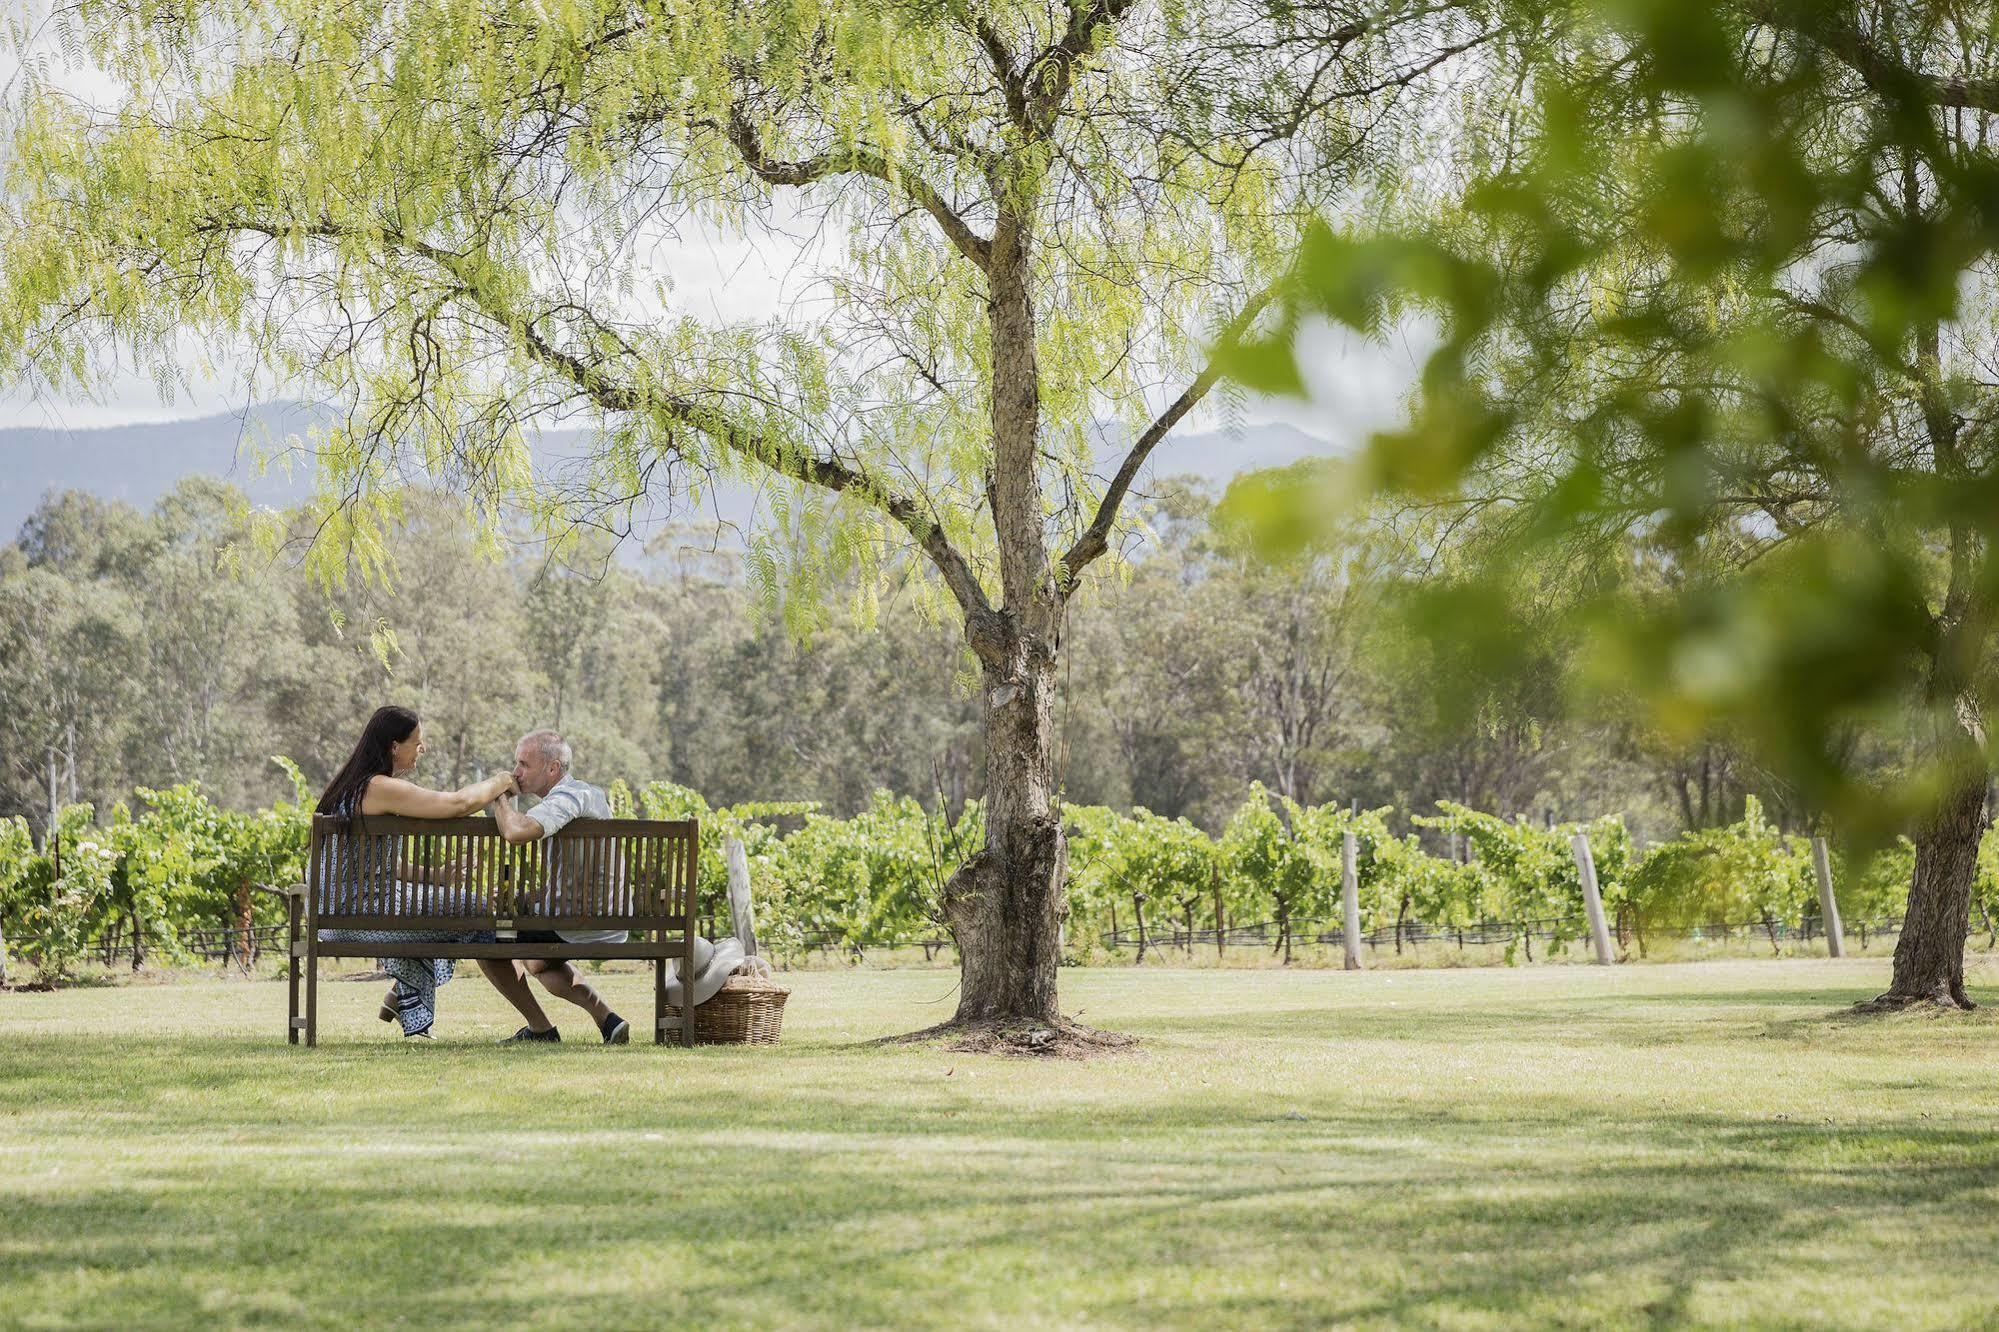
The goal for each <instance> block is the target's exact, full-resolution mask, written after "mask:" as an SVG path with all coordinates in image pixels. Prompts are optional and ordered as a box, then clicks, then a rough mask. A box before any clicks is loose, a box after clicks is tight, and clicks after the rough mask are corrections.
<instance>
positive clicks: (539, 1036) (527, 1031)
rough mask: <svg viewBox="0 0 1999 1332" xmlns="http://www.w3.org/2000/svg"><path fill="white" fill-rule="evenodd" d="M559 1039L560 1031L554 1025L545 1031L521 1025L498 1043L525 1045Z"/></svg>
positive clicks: (557, 1040)
mask: <svg viewBox="0 0 1999 1332" xmlns="http://www.w3.org/2000/svg"><path fill="white" fill-rule="evenodd" d="M561 1040H562V1033H561V1032H559V1031H557V1030H556V1029H555V1028H554V1027H550V1028H549V1029H548V1030H547V1031H536V1030H535V1029H534V1028H533V1027H522V1028H521V1029H520V1030H519V1031H517V1032H515V1033H514V1034H513V1035H511V1036H509V1037H507V1039H505V1040H504V1041H501V1042H500V1044H502V1045H525V1044H529V1043H532V1042H534V1041H556V1042H560V1041H561Z"/></svg>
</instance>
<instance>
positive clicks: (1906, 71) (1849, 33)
mask: <svg viewBox="0 0 1999 1332" xmlns="http://www.w3.org/2000/svg"><path fill="white" fill-rule="evenodd" d="M1744 9H1745V11H1746V12H1747V13H1748V14H1749V16H1750V17H1751V18H1753V19H1755V20H1756V21H1757V22H1759V23H1764V24H1767V25H1769V26H1770V27H1773V28H1781V29H1782V30H1784V31H1785V32H1788V33H1790V34H1791V35H1792V36H1793V37H1796V38H1797V39H1798V40H1800V41H1803V42H1807V43H1809V44H1811V45H1813V46H1816V47H1818V48H1819V49H1820V50H1822V51H1825V52H1826V53H1827V54H1828V55H1831V56H1833V57H1834V58H1835V59H1837V60H1838V61H1839V62H1840V63H1841V64H1843V65H1845V66H1846V67H1847V68H1849V69H1851V70H1852V71H1853V72H1854V73H1855V74H1858V75H1859V76H1860V79H1861V81H1862V82H1863V83H1865V84H1866V85H1867V86H1868V87H1870V88H1872V89H1873V90H1874V91H1875V92H1877V93H1879V94H1881V95H1882V96H1883V97H1885V98H1887V99H1889V100H1891V101H1899V102H1917V103H1921V104H1925V105H1929V106H1933V107H1939V108H1955V107H1962V108H1965V109H1967V110H1973V111H1990V112H1995V113H1999V80H1995V79H1989V78H1986V79H1974V78H1966V77H1965V76H1963V75H1962V74H1954V75H1951V76H1950V77H1948V78H1940V77H1938V76H1937V75H1934V74H1927V73H1924V72H1923V71H1922V70H1919V69H1915V68H1912V67H1911V66H1909V65H1907V64H1905V63H1903V61H1902V60H1901V59H1900V57H1898V56H1897V55H1895V54H1894V53H1893V52H1891V51H1888V50H1886V49H1884V48H1883V47H1882V46H1881V45H1879V44H1877V43H1875V42H1874V41H1871V40H1870V39H1869V38H1868V35H1867V34H1866V33H1865V32H1863V31H1862V30H1861V29H1860V27H1859V25H1857V24H1855V23H1853V22H1851V21H1849V20H1847V19H1845V18H1844V17H1843V16H1841V15H1839V14H1837V13H1835V12H1831V7H1830V6H1827V5H1824V4H1821V3H1814V2H1811V0H1807V2H1806V3H1798V2H1797V0H1750V2H1749V3H1748V4H1746V5H1745V6H1744Z"/></svg>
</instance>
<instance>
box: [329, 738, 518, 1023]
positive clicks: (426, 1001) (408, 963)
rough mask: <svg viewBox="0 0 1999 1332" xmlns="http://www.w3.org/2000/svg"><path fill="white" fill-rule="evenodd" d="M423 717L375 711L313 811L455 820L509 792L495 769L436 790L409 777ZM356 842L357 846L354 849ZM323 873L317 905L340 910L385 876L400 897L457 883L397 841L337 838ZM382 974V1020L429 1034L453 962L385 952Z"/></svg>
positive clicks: (376, 939) (448, 935) (353, 936)
mask: <svg viewBox="0 0 1999 1332" xmlns="http://www.w3.org/2000/svg"><path fill="white" fill-rule="evenodd" d="M425 748H426V746H425V745H424V741H423V722H422V721H421V720H419V719H418V717H417V715H416V714H415V713H414V712H411V711H410V710H409V709H408V708H398V707H393V706H392V707H386V708H377V709H376V710H375V715H374V716H372V717H370V718H368V724H367V726H365V727H363V728H362V731H361V740H360V743H359V744H356V745H355V746H354V752H353V753H352V754H350V755H348V756H347V763H346V765H345V766H344V767H342V768H341V769H340V771H339V772H338V773H336V774H335V775H334V778H333V780H332V781H331V782H329V783H327V786H326V791H325V793H324V794H322V795H321V796H320V797H319V805H318V812H319V813H321V814H332V815H335V816H338V817H340V818H350V819H351V818H353V817H354V816H356V815H357V814H358V815H372V814H400V815H402V816H404V817H405V818H412V819H456V818H464V817H465V816H467V815H470V814H476V813H477V812H478V811H479V810H481V809H483V808H485V807H486V806H487V805H488V804H490V803H492V802H493V801H494V800H497V799H499V798H500V797H501V796H503V795H508V794H511V793H512V792H513V791H514V789H515V787H514V776H513V774H512V773H510V772H503V773H496V774H495V775H493V776H491V777H488V778H487V779H486V780H485V781H483V782H474V783H473V784H472V785H470V786H465V787H460V788H459V789H458V790H456V791H433V790H430V789H429V788H428V787H423V786H418V785H417V784H416V783H415V782H412V781H410V780H408V778H407V776H406V774H408V773H409V772H411V771H412V770H414V769H415V767H416V764H417V760H418V759H420V758H422V757H423V754H424V751H425ZM357 842H358V845H359V846H360V849H359V850H358V851H357V850H355V849H353V848H355V847H356V845H357ZM336 845H337V846H338V848H339V849H338V850H337V851H336V852H335V853H334V860H333V863H332V864H330V865H329V866H328V867H327V869H328V874H327V878H326V892H327V894H328V895H329V896H330V897H331V898H332V899H333V900H332V902H331V903H330V904H327V903H323V904H322V910H328V911H330V912H333V913H338V912H339V911H340V910H341V907H342V905H344V904H346V903H350V902H353V901H356V900H358V899H359V898H360V897H361V896H362V895H363V894H364V893H365V894H370V895H372V894H374V893H376V892H379V891H380V890H381V888H382V885H383V883H384V881H385V880H387V881H391V882H393V884H394V890H395V891H396V892H397V893H398V894H399V895H400V894H402V893H403V892H404V891H405V885H408V884H410V883H419V882H421V883H433V884H441V885H445V886H455V885H456V878H455V875H454V874H453V872H452V871H451V870H450V869H439V870H426V869H424V868H423V867H421V866H416V865H412V864H410V863H409V861H408V859H407V858H405V857H404V856H403V855H402V847H401V839H399V838H394V837H387V838H373V837H370V838H366V839H356V840H348V839H342V840H341V841H340V842H339V843H337V844H336ZM319 937H320V938H321V939H323V940H327V941H329V942H332V941H336V940H337V941H340V942H349V943H400V942H404V941H408V940H420V941H428V942H438V943H491V942H492V941H493V932H492V931H491V930H466V931H447V930H322V931H320V934H319ZM379 965H380V966H381V968H382V970H383V971H386V972H387V973H389V975H390V976H391V977H393V978H394V980H395V987H394V988H393V989H391V990H390V991H389V998H388V1000H387V1001H386V1002H384V1003H383V1005H382V1020H383V1021H384V1022H386V1021H389V1020H390V1019H392V1018H393V1019H394V1020H396V1021H397V1022H399V1023H401V1025H402V1029H403V1035H404V1036H418V1037H424V1038H428V1037H429V1036H430V1024H431V1022H432V1020H433V1019H435V1018H436V1016H437V1007H436V1005H437V987H438V986H440V985H442V984H444V983H445V982H446V981H448V980H450V979H451V972H452V966H451V959H449V958H430V957H385V958H382V959H380V960H379Z"/></svg>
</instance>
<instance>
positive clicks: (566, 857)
mask: <svg viewBox="0 0 1999 1332" xmlns="http://www.w3.org/2000/svg"><path fill="white" fill-rule="evenodd" d="M389 839H400V844H401V852H402V854H401V863H402V864H404V865H412V866H417V867H420V868H422V869H424V870H427V871H431V872H436V871H441V870H443V869H444V868H445V867H446V866H450V865H454V864H455V865H459V866H461V867H462V868H461V872H460V876H459V879H458V882H457V884H456V885H455V886H452V887H444V886H441V885H436V884H430V883H412V882H408V881H406V880H401V879H398V878H397V877H396V876H395V874H394V869H395V866H394V865H393V864H390V859H391V857H390V855H389V851H390V848H391V847H392V845H393V843H391V841H390V840H389ZM699 845H700V826H699V824H698V823H697V822H696V821H695V820H692V819H683V820H677V821H659V820H652V819H574V820H571V821H570V822H569V823H568V824H567V825H565V826H564V827H563V829H562V831H560V832H559V833H557V834H556V835H555V836H554V837H545V838H542V839H540V840H539V841H534V842H525V843H521V844H519V845H513V844H509V843H508V842H507V841H506V839H504V838H503V837H501V836H500V831H499V828H498V827H497V825H495V824H494V822H493V821H492V820H491V819H488V818H464V819H410V818H401V817H392V816H386V815H377V816H372V817H362V818H356V819H351V820H350V819H342V818H334V817H332V816H330V815H325V814H319V815H315V816H314V817H313V820H312V840H311V843H310V844H309V846H308V847H307V851H306V881H305V882H304V883H303V884H300V885H298V886H297V887H295V888H293V889H292V890H291V891H290V892H289V893H288V894H287V897H288V899H289V906H288V915H289V917H290V929H291V949H290V953H289V962H288V971H289V981H290V988H291V1016H290V1021H289V1023H288V1025H287V1028H286V1039H287V1040H288V1041H289V1042H290V1043H291V1044H293V1045H296V1044H298V1038H299V1033H300V1032H301V1031H302V1032H304V1033H305V1043H306V1044H307V1045H308V1046H312V1045H317V1044H318V1043H319V959H320V958H322V957H370V958H373V957H448V958H453V959H461V958H463V959H471V958H487V957H491V958H513V959H518V960H527V959H532V958H565V959H569V960H580V959H589V958H635V959H638V960H641V961H650V962H651V963H652V964H653V985H652V994H653V1000H652V1005H653V1014H652V1016H653V1022H652V1027H653V1040H654V1042H655V1043H658V1044H662V1045H663V1044H665V1043H666V1033H667V1028H668V1026H669V1025H670V1024H669V1020H668V1018H667V1016H666V964H667V961H668V960H669V959H671V958H684V957H687V956H688V955H689V953H690V951H691V949H692V944H693V938H694V876H695V855H696V851H697V849H698V847H699ZM353 857H358V858H359V864H361V865H362V866H364V867H367V868H366V870H365V871H364V872H363V873H362V874H361V875H360V876H359V877H360V879H361V883H360V886H359V890H358V891H354V890H353V889H352V888H351V887H350V885H351V883H352V878H353V876H351V875H350V874H348V873H343V872H341V867H342V866H345V865H349V864H353V863H355V862H354V860H352V859H350V858H353ZM558 857H559V860H557V858H558ZM551 861H556V863H558V864H559V866H560V870H561V872H560V873H559V874H557V875H554V876H551V875H550V874H549V868H550V865H551ZM384 866H387V871H386V872H384V869H383V867H384ZM426 877H428V876H426ZM321 930H450V931H454V932H464V931H473V930H479V931H484V930H493V931H518V930H627V931H629V932H630V937H629V938H627V939H626V940H625V942H623V943H519V942H515V941H513V940H509V939H501V940H499V941H498V942H497V943H435V942H424V941H418V940H398V941H396V942H394V943H359V942H352V941H346V940H342V941H337V942H336V941H330V940H321V939H320V937H319V932H320V931H321ZM301 964H303V966H302V967H301ZM301 969H302V970H303V972H304V980H305V1011H304V1012H303V1014H301V1013H300V1011H299V980H300V972H301ZM682 969H683V970H685V967H684V966H683V968H682ZM671 1025H676V1026H678V1027H679V1029H680V1042H681V1044H683V1045H693V1044H694V1006H693V1005H692V1004H683V1005H682V1006H681V1012H680V1018H679V1020H678V1022H677V1023H672V1024H671Z"/></svg>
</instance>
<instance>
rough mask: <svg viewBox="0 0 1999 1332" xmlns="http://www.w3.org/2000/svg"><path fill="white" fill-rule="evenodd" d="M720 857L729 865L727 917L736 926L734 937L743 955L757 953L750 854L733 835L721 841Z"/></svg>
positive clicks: (750, 955) (754, 954)
mask: <svg viewBox="0 0 1999 1332" xmlns="http://www.w3.org/2000/svg"><path fill="white" fill-rule="evenodd" d="M722 859H723V860H725V861H727V862H728V867H729V919H730V921H731V922H733V923H734V925H735V927H736V938H737V940H738V941H740V942H741V943H742V945H743V956H744V957H755V956H756V955H757V923H756V917H755V916H754V915H752V914H751V912H750V854H749V852H747V851H745V850H744V849H743V844H742V842H741V841H739V840H738V839H736V838H734V837H730V838H727V839H725V840H724V841H723V843H722Z"/></svg>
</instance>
